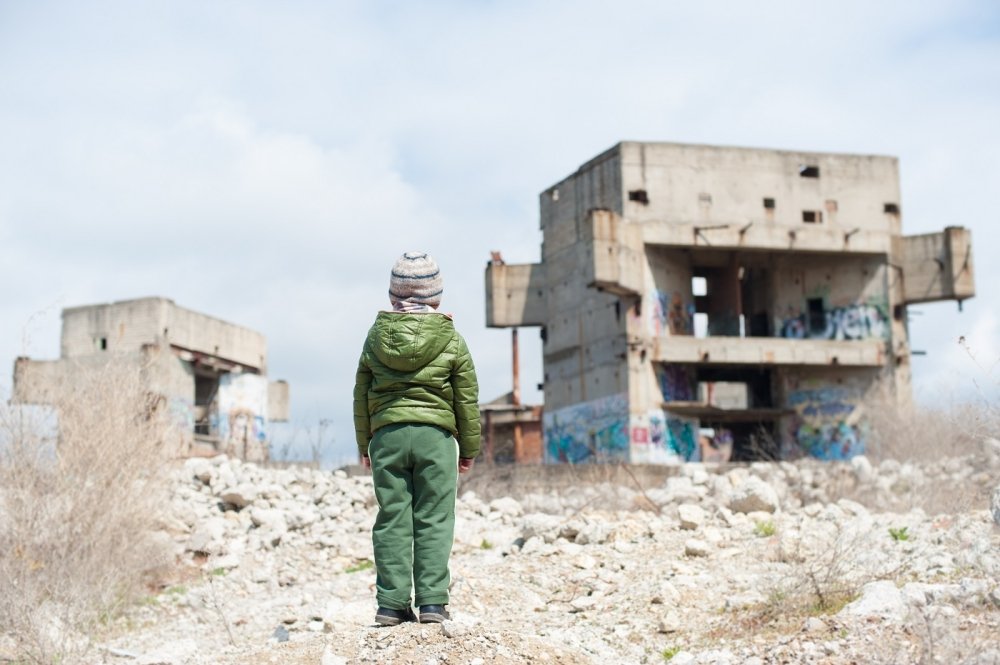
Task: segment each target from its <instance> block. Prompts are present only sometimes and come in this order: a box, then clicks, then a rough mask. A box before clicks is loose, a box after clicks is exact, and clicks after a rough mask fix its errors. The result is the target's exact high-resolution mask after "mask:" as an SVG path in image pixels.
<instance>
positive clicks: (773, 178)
mask: <svg viewBox="0 0 1000 665" xmlns="http://www.w3.org/2000/svg"><path fill="white" fill-rule="evenodd" d="M539 207H540V217H541V220H540V221H541V224H540V226H541V231H542V251H541V256H542V258H541V261H540V262H539V263H532V264H517V265H513V264H507V263H505V262H503V261H502V260H496V259H495V260H494V261H491V262H490V263H489V264H488V266H487V268H486V323H487V325H488V326H493V327H513V328H517V327H521V326H538V327H540V328H541V333H542V339H543V347H542V348H543V356H544V371H545V377H544V391H545V414H544V421H543V422H544V437H545V460H546V461H549V462H569V463H575V462H582V461H630V462H649V463H674V462H682V461H686V460H719V461H721V460H746V459H788V458H792V457H796V456H800V455H804V454H807V455H812V456H815V457H820V458H824V459H843V458H847V457H851V456H853V455H856V454H858V453H860V452H862V451H863V450H865V445H866V441H867V439H868V434H869V430H868V426H867V419H866V409H867V408H870V406H871V404H870V402H869V399H870V396H871V395H872V394H873V393H874V392H875V391H876V390H878V391H879V392H885V393H886V394H888V395H890V396H891V399H894V400H899V401H907V400H908V399H909V395H910V392H911V390H910V357H911V349H910V343H909V321H908V316H907V308H908V307H909V306H910V305H912V304H915V303H925V302H931V301H940V300H956V301H958V302H959V304H961V302H962V301H963V300H964V299H966V298H971V297H972V296H973V295H974V292H975V288H974V282H973V266H972V238H971V234H970V232H969V231H968V230H967V229H965V228H962V227H958V226H949V227H947V228H945V229H944V230H943V231H941V232H938V233H927V234H921V235H912V236H906V235H903V232H902V213H901V209H902V206H901V203H900V190H899V164H898V160H897V159H896V158H894V157H885V156H874V155H847V154H830V153H814V152H797V151H782V150H762V149H751V148H733V147H717V146H705V145H683V144H676V143H635V142H625V143H620V144H618V145H616V146H614V147H612V148H611V149H610V150H607V151H606V152H604V153H602V154H600V155H598V156H597V157H595V158H593V159H591V160H590V161H588V162H586V163H585V164H583V165H582V166H581V167H580V168H579V169H578V170H577V171H576V172H575V173H573V174H572V175H570V176H569V177H567V178H565V179H564V180H562V181H561V182H559V183H557V184H555V185H553V186H551V187H549V188H548V189H546V190H545V191H544V192H542V194H541V196H540V201H539ZM496 256H497V257H499V254H496Z"/></svg>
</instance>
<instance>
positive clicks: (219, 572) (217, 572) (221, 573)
mask: <svg viewBox="0 0 1000 665" xmlns="http://www.w3.org/2000/svg"><path fill="white" fill-rule="evenodd" d="M228 573H229V571H228V570H226V569H225V568H213V569H212V575H213V576H215V577H225V576H226V575H227V574H228Z"/></svg>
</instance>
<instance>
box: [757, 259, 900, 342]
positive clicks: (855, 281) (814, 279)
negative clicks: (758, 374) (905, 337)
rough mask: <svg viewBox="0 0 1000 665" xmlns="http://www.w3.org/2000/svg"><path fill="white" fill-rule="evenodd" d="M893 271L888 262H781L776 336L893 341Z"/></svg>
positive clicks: (777, 266)
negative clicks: (890, 279) (890, 272)
mask: <svg viewBox="0 0 1000 665" xmlns="http://www.w3.org/2000/svg"><path fill="white" fill-rule="evenodd" d="M887 271H888V265H887V264H886V263H885V259H884V258H883V257H846V256H845V257H809V258H806V257H794V256H785V257H779V258H776V259H775V261H774V276H775V278H774V286H775V297H774V307H773V310H772V311H773V317H774V326H773V329H774V332H775V336H777V337H783V338H786V339H835V340H855V339H882V340H885V341H886V342H888V341H890V339H891V334H892V312H891V310H890V307H889V292H888V282H887V280H888V275H887Z"/></svg>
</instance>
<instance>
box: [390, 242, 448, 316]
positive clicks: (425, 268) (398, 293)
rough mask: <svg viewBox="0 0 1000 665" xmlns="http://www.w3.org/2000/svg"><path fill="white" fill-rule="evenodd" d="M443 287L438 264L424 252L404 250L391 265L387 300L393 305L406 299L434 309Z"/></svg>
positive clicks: (438, 301) (439, 302)
mask: <svg viewBox="0 0 1000 665" xmlns="http://www.w3.org/2000/svg"><path fill="white" fill-rule="evenodd" d="M443 289H444V281H443V280H442V279H441V271H440V269H438V264H437V262H436V261H435V260H434V259H433V258H431V256H430V254H427V253H426V252H406V253H404V254H403V255H402V256H401V257H399V259H398V260H397V261H396V263H395V265H393V266H392V276H391V277H390V278H389V300H390V301H392V304H393V305H395V304H396V303H397V302H401V301H403V300H407V301H410V302H413V303H419V304H422V305H428V306H430V307H433V308H435V309H436V308H437V307H438V306H439V305H440V304H441V291H442V290H443Z"/></svg>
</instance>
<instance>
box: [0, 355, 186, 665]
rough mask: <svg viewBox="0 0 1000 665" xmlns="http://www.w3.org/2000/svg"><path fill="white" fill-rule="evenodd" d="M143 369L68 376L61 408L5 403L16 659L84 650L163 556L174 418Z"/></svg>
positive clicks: (1, 511)
mask: <svg viewBox="0 0 1000 665" xmlns="http://www.w3.org/2000/svg"><path fill="white" fill-rule="evenodd" d="M143 370H144V368H143V367H142V366H141V365H140V364H139V363H138V362H136V361H129V360H126V359H113V360H111V361H109V362H108V363H107V364H105V365H102V366H99V367H90V368H87V369H86V371H83V372H81V373H80V374H79V380H74V381H72V382H71V385H64V386H62V387H61V390H60V391H59V394H58V395H57V396H56V397H55V404H54V406H55V410H54V413H55V414H57V417H56V416H54V415H53V412H43V410H42V409H39V408H37V407H25V406H19V405H16V404H3V405H0V637H2V636H3V633H4V632H6V633H7V635H6V637H7V639H8V640H13V643H14V645H15V657H16V658H17V659H19V660H23V661H28V662H39V663H49V662H68V661H72V660H74V659H75V658H78V657H79V656H80V655H82V653H83V652H84V651H86V650H87V649H88V648H89V643H90V640H89V636H91V635H93V633H94V631H95V630H96V629H97V628H98V627H99V626H100V625H101V624H102V622H105V621H107V620H108V619H109V618H111V617H112V616H114V615H115V614H116V613H117V612H119V611H120V610H121V608H122V607H123V605H124V604H126V603H127V602H128V601H129V600H130V599H131V598H132V597H133V594H134V593H135V592H136V591H137V590H138V589H139V588H140V587H141V582H142V579H143V575H144V574H146V573H147V572H148V571H150V570H151V569H152V568H155V567H157V566H161V565H163V564H165V563H166V560H165V555H166V549H165V548H164V547H163V545H157V542H159V541H157V539H156V538H155V537H154V536H153V528H154V524H155V521H156V518H157V516H158V514H159V511H160V509H161V507H162V506H163V501H164V496H165V495H164V490H165V482H164V481H165V478H166V473H165V468H164V462H165V459H166V455H165V452H166V451H165V445H164V442H165V439H166V434H167V431H168V426H167V425H166V418H165V416H164V414H163V413H162V411H163V409H162V405H160V404H159V403H158V400H157V398H156V397H155V396H151V395H150V394H149V393H147V391H146V390H145V388H144V381H143ZM56 419H57V420H58V422H57V423H56V422H55V421H56Z"/></svg>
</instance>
